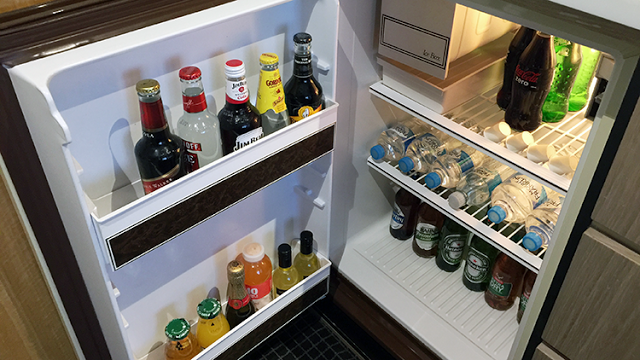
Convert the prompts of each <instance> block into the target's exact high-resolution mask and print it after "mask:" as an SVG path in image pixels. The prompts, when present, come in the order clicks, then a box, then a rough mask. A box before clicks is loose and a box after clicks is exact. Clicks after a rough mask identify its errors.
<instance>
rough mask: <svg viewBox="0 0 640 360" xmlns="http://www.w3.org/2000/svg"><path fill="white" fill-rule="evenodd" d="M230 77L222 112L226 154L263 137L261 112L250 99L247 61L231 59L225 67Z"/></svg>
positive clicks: (220, 118)
mask: <svg viewBox="0 0 640 360" xmlns="http://www.w3.org/2000/svg"><path fill="white" fill-rule="evenodd" d="M224 71H225V75H226V77H227V91H226V93H227V95H226V97H225V98H226V101H225V104H224V107H223V108H222V109H221V110H220V112H219V113H218V119H219V120H220V130H221V131H220V132H221V134H222V151H223V152H224V154H225V155H227V154H229V153H232V152H234V151H236V150H240V149H241V148H243V147H245V146H247V145H249V144H252V143H254V142H256V141H258V140H260V139H261V138H262V136H263V135H264V134H263V132H262V120H261V119H260V114H258V111H257V110H256V109H255V108H254V107H253V106H252V105H251V103H250V102H249V89H248V88H247V80H246V79H245V72H244V63H243V62H242V61H241V60H237V59H234V60H229V61H227V62H226V63H225V66H224Z"/></svg>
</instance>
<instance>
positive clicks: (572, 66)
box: [542, 37, 582, 122]
mask: <svg viewBox="0 0 640 360" xmlns="http://www.w3.org/2000/svg"><path fill="white" fill-rule="evenodd" d="M553 45H554V47H555V51H556V67H555V69H554V72H553V82H552V83H551V88H550V89H549V94H548V95H547V98H546V99H545V101H544V104H543V105H542V121H544V122H558V121H560V120H562V119H564V116H565V115H567V109H568V108H569V94H570V93H571V88H572V87H573V83H574V81H575V80H576V76H577V75H578V71H579V69H580V63H581V62H582V54H581V51H580V45H578V44H577V43H575V42H570V41H567V40H564V39H561V38H559V37H554V38H553Z"/></svg>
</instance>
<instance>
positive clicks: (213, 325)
mask: <svg viewBox="0 0 640 360" xmlns="http://www.w3.org/2000/svg"><path fill="white" fill-rule="evenodd" d="M196 310H197V312H198V316H199V317H200V318H199V319H198V326H197V328H196V337H197V338H198V343H199V344H200V346H201V347H202V348H207V347H209V345H211V344H213V343H214V342H216V340H218V339H220V338H221V337H222V336H223V335H224V334H226V333H228V332H229V330H230V329H231V328H230V326H229V322H228V321H227V318H225V317H224V315H223V314H222V306H221V305H220V301H218V299H204V300H202V301H201V302H200V304H198V307H197V309H196Z"/></svg>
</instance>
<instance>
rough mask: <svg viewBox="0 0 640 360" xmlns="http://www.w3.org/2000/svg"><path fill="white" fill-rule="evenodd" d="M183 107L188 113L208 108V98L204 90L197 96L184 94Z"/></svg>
mask: <svg viewBox="0 0 640 360" xmlns="http://www.w3.org/2000/svg"><path fill="white" fill-rule="evenodd" d="M182 107H183V108H184V111H186V112H188V113H199V112H202V111H205V110H206V108H207V99H205V97H204V91H203V92H201V93H200V94H199V95H196V96H185V95H184V94H183V95H182Z"/></svg>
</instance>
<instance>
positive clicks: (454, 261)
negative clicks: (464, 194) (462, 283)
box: [436, 218, 469, 272]
mask: <svg viewBox="0 0 640 360" xmlns="http://www.w3.org/2000/svg"><path fill="white" fill-rule="evenodd" d="M468 237H469V231H468V230H467V229H465V228H464V227H463V226H462V225H459V224H458V223H457V222H455V221H453V220H451V219H449V218H447V219H446V220H445V221H444V226H443V227H442V232H441V238H440V243H439V244H438V255H437V257H436V265H438V267H439V268H440V269H441V270H444V271H448V272H454V271H456V270H457V269H458V268H459V267H460V263H461V262H462V254H463V252H464V246H465V245H466V243H467V238H468Z"/></svg>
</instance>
